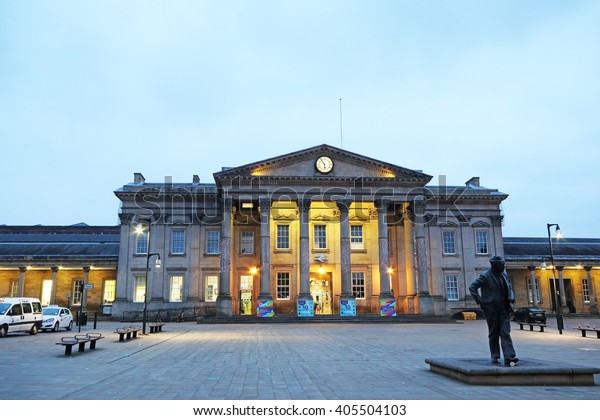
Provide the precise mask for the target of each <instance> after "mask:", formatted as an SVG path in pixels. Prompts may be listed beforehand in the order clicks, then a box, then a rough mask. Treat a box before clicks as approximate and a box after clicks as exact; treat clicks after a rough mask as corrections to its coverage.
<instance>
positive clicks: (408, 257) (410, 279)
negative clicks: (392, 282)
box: [403, 203, 417, 314]
mask: <svg viewBox="0 0 600 420" xmlns="http://www.w3.org/2000/svg"><path fill="white" fill-rule="evenodd" d="M403 212H404V214H403V218H404V261H405V267H406V297H405V299H404V313H407V314H414V313H415V296H416V295H417V282H416V278H415V245H414V241H413V237H414V233H413V232H414V231H413V222H412V215H411V211H410V209H409V206H408V203H406V204H405V205H404V210H403Z"/></svg>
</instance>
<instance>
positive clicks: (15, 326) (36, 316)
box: [0, 297, 42, 337]
mask: <svg viewBox="0 0 600 420" xmlns="http://www.w3.org/2000/svg"><path fill="white" fill-rule="evenodd" d="M41 326H42V304H41V302H40V300H39V299H35V298H24V297H22V298H0V337H4V336H5V335H6V334H8V333H9V332H28V333H29V334H31V335H34V334H37V332H38V331H39V329H40V328H41Z"/></svg>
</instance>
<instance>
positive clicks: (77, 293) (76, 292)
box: [73, 280, 83, 305]
mask: <svg viewBox="0 0 600 420" xmlns="http://www.w3.org/2000/svg"><path fill="white" fill-rule="evenodd" d="M82 285H83V280H75V281H74V282H73V305H81V299H82V293H81V286H82Z"/></svg>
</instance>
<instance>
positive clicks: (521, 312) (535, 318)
mask: <svg viewBox="0 0 600 420" xmlns="http://www.w3.org/2000/svg"><path fill="white" fill-rule="evenodd" d="M513 321H516V322H528V323H538V324H545V323H546V311H544V310H542V309H540V308H535V307H532V306H528V307H524V308H519V309H517V310H516V311H515V313H514V314H513Z"/></svg>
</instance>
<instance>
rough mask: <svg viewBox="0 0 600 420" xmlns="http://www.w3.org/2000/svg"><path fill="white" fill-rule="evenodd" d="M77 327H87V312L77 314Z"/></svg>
mask: <svg viewBox="0 0 600 420" xmlns="http://www.w3.org/2000/svg"><path fill="white" fill-rule="evenodd" d="M77 325H78V326H84V325H87V312H79V314H78V315H77Z"/></svg>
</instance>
